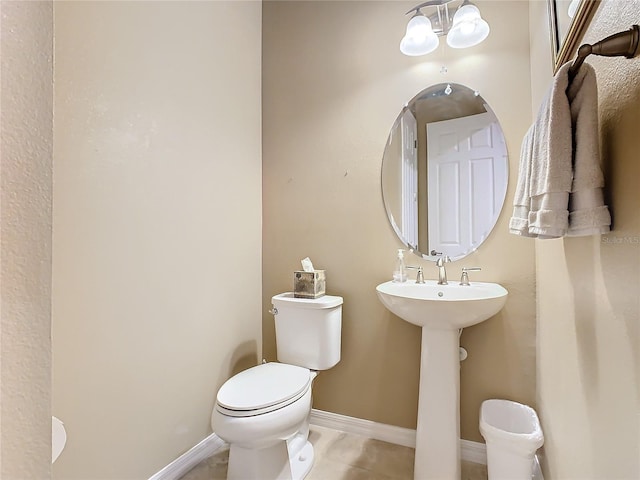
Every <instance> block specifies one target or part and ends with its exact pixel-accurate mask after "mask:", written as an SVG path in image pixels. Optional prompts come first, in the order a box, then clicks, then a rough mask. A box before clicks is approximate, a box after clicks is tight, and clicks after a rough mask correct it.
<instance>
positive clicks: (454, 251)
mask: <svg viewBox="0 0 640 480" xmlns="http://www.w3.org/2000/svg"><path fill="white" fill-rule="evenodd" d="M508 178H509V167H508V158H507V149H506V144H505V140H504V135H503V133H502V129H501V128H500V124H499V123H498V119H497V118H496V116H495V114H494V113H493V111H492V110H491V108H490V107H489V106H488V105H487V103H486V101H485V100H484V99H483V98H482V96H480V94H479V93H478V92H477V91H475V90H472V89H470V88H468V87H465V86H464V85H459V84H454V83H450V84H449V83H442V84H438V85H434V86H432V87H429V88H427V89H425V90H423V91H422V92H420V93H419V94H418V95H416V96H415V97H414V98H413V99H412V100H411V101H410V102H409V103H408V104H407V106H406V107H404V108H403V109H402V111H401V112H400V114H399V115H398V118H397V119H396V121H395V123H394V125H393V127H392V129H391V132H390V133H389V138H388V141H387V145H386V147H385V151H384V155H383V159H382V196H383V199H384V205H385V208H386V211H387V216H388V218H389V221H390V223H391V226H392V227H393V229H394V230H395V232H396V234H397V235H398V237H399V239H400V240H401V241H402V243H403V244H404V245H405V246H406V247H407V248H408V249H411V250H413V251H414V253H416V254H417V255H420V256H422V257H424V258H427V259H431V260H435V257H434V256H433V255H431V252H438V253H441V254H446V255H448V256H449V257H451V259H453V260H457V259H460V258H463V257H465V256H466V255H468V254H469V253H471V252H473V251H475V250H476V249H477V248H478V247H479V246H480V244H482V242H484V240H485V239H486V238H487V237H488V235H489V233H490V232H491V230H492V229H493V227H494V226H495V223H496V221H497V219H498V216H499V215H500V211H501V210H502V206H503V204H504V198H505V195H506V191H507V182H508Z"/></svg>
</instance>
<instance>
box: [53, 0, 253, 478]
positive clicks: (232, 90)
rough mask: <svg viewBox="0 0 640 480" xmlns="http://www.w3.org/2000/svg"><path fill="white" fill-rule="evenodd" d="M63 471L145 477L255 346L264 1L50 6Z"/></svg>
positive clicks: (205, 417) (202, 426) (198, 424)
mask: <svg viewBox="0 0 640 480" xmlns="http://www.w3.org/2000/svg"><path fill="white" fill-rule="evenodd" d="M55 29H56V42H55V45H56V46H55V54H56V64H55V69H56V71H55V80H56V94H55V109H56V110H55V113H56V122H55V142H56V143H55V175H54V228H53V233H54V234H53V363H54V370H53V373H54V383H53V411H54V412H55V414H56V416H59V417H60V418H61V419H62V420H63V421H64V422H65V426H66V428H67V432H68V437H69V439H68V443H67V448H66V449H65V451H64V452H63V453H62V455H61V456H60V458H59V459H58V461H57V462H56V464H55V466H54V473H55V477H56V478H60V479H73V478H77V479H87V478H92V479H100V478H102V479H106V478H109V479H133V478H138V479H140V478H148V477H149V476H150V475H152V474H153V473H155V472H157V471H158V470H160V469H161V468H162V467H164V466H165V465H167V464H168V463H169V462H171V461H172V460H174V459H175V458H176V457H177V456H179V455H180V454H182V453H183V452H185V451H186V450H187V449H189V448H190V447H192V446H193V445H195V444H196V443H197V442H198V441H200V440H202V439H203V438H204V437H205V436H206V435H207V434H209V433H210V432H211V430H210V415H211V410H212V407H213V404H214V399H215V392H216V391H217V389H218V387H219V386H220V385H221V384H222V382H223V381H224V380H226V379H227V378H228V377H229V375H230V374H231V373H232V372H233V371H235V370H238V369H240V368H246V367H247V366H249V365H253V364H255V363H256V362H257V361H258V358H259V357H260V351H261V345H260V338H261V326H260V321H261V320H260V319H261V315H260V310H261V301H260V296H261V293H260V292H261V273H260V269H261V259H260V257H261V209H260V207H261V174H262V172H261V152H260V148H261V133H260V129H261V125H260V121H261V120H260V69H261V59H260V51H261V50H260V45H261V40H260V37H261V5H260V3H259V2H77V3H74V2H57V3H56V5H55Z"/></svg>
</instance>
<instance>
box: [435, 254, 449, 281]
mask: <svg viewBox="0 0 640 480" xmlns="http://www.w3.org/2000/svg"><path fill="white" fill-rule="evenodd" d="M450 261H451V259H450V258H449V255H442V256H440V257H438V260H436V267H438V285H448V284H449V282H447V269H446V268H445V266H444V264H445V263H449V262H450Z"/></svg>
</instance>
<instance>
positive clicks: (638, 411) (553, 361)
mask: <svg viewBox="0 0 640 480" xmlns="http://www.w3.org/2000/svg"><path fill="white" fill-rule="evenodd" d="M532 7H533V8H534V9H535V8H536V7H537V6H536V5H532ZM639 12H640V1H639V0H628V1H624V2H623V1H615V0H605V1H603V2H602V4H601V6H600V7H599V10H598V12H597V13H596V16H595V17H594V19H593V21H592V23H591V27H590V28H589V30H588V32H587V33H586V36H585V38H584V42H586V43H595V42H596V41H598V40H600V39H602V38H604V37H606V36H608V35H610V34H613V33H616V32H618V31H621V30H626V29H628V28H629V27H630V26H631V25H632V24H634V23H635V24H637V23H640V14H639ZM532 18H533V15H532ZM533 30H534V28H533V26H532V31H533ZM546 52H548V43H544V39H542V38H540V39H539V41H537V42H534V41H532V59H533V63H532V71H536V70H537V69H538V67H539V66H540V67H541V68H544V69H546V68H547V65H549V63H548V62H549V61H550V60H549V59H548V56H547V59H544V57H545V54H546ZM587 61H588V62H589V63H591V64H592V65H593V66H594V67H595V70H596V75H597V78H598V91H599V92H598V93H599V111H600V129H601V141H602V151H603V165H604V171H605V181H606V184H607V186H606V193H605V195H606V198H607V201H608V203H609V205H610V208H611V212H612V216H613V222H614V223H613V231H612V232H611V233H610V234H608V235H605V236H602V237H601V238H600V237H587V238H567V239H564V240H550V241H537V242H536V264H537V280H538V292H537V294H538V355H537V368H538V392H537V404H538V411H539V414H540V416H541V419H542V425H543V429H544V433H545V446H544V461H543V468H544V471H545V477H546V478H552V479H553V478H557V479H601V478H607V479H635V478H640V300H639V296H638V291H640V216H639V215H638V211H639V210H640V201H639V198H640V197H638V182H637V181H638V178H640V163H639V162H638V151H640V137H639V136H638V125H640V86H639V84H638V78H640V59H634V60H626V59H624V58H615V59H610V58H603V57H590V58H589V59H588V60H587ZM549 80H550V75H548V76H547V77H546V78H543V77H539V78H537V79H534V80H533V91H534V96H533V99H534V103H536V102H539V101H540V98H541V95H542V94H543V93H544V90H546V85H548V82H549Z"/></svg>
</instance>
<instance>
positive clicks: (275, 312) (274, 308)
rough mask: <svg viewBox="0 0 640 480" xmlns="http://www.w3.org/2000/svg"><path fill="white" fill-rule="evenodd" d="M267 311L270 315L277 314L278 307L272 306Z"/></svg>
mask: <svg viewBox="0 0 640 480" xmlns="http://www.w3.org/2000/svg"><path fill="white" fill-rule="evenodd" d="M269 313H270V314H271V315H277V314H278V309H277V308H276V307H273V308H272V309H271V310H269Z"/></svg>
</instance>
